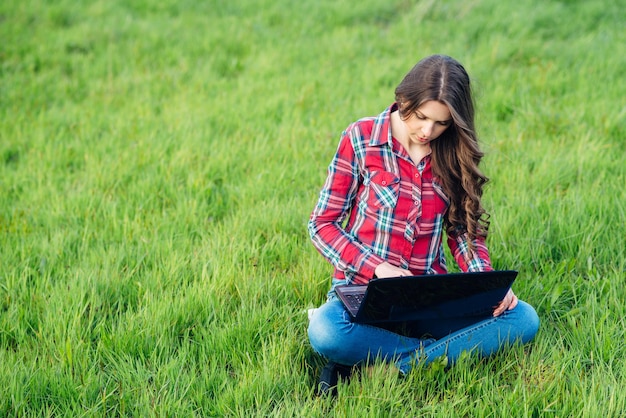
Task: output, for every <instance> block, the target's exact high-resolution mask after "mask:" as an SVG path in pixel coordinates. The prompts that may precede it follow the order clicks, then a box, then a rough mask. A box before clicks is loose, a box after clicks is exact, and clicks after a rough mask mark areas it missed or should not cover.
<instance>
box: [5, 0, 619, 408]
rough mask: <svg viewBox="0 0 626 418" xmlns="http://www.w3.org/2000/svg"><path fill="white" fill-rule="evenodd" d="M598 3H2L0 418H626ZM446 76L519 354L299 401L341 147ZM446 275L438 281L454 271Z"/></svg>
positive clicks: (615, 171) (611, 143)
mask: <svg viewBox="0 0 626 418" xmlns="http://www.w3.org/2000/svg"><path fill="white" fill-rule="evenodd" d="M625 22H626V9H625V8H624V7H623V5H622V4H621V2H620V1H618V0H606V1H583V0H563V1H554V0H546V1H539V0H535V1H531V0H519V1H516V2H503V1H499V0H476V1H462V0H446V1H438V2H437V1H433V0H422V1H408V0H389V1H385V2H383V1H374V0H363V1H359V2H349V1H344V0H336V1H330V0H319V1H303V2H290V1H286V0H274V1H267V0H255V1H253V0H232V1H222V2H217V1H216V0H211V1H207V2H200V1H195V2H194V1H188V0H179V1H173V0H162V1H160V2H157V1H154V0H136V1H119V0H113V1H102V0H94V1H69V0H55V1H43V0H23V1H17V0H7V1H4V2H2V4H0V39H2V42H0V387H3V395H2V396H1V397H0V416H32V417H41V416H50V417H52V416H72V417H74V416H154V417H161V416H199V417H206V416H241V417H249V416H304V417H309V416H311V417H315V416H342V417H362V416H376V417H378V416H384V417H386V416H437V417H439V416H449V417H458V416H467V417H502V416H516V417H517V416H519V417H544V416H548V417H597V416H605V417H615V416H624V415H625V414H626V397H625V396H624V393H623V388H624V386H626V362H624V360H623V359H624V357H626V344H625V343H624V341H626V321H625V319H624V317H625V315H626V308H625V304H624V300H625V299H626V280H624V279H625V278H626V209H625V208H626V192H625V191H624V185H625V184H626V168H625V167H626V164H625V160H626V159H625V157H624V155H625V154H626V129H625V127H626V106H625V101H624V97H626V81H625V80H626V54H624V53H623V48H624V45H626V26H625ZM432 53H444V54H448V55H451V56H453V57H455V58H457V59H458V60H459V61H461V62H462V63H464V64H465V66H466V68H467V70H468V72H469V73H470V75H471V76H472V79H473V82H474V87H475V91H476V104H477V112H478V120H477V125H478V130H479V132H478V133H479V135H480V138H481V141H482V147H483V149H484V150H485V152H486V156H485V158H484V160H483V164H482V168H483V171H484V172H485V173H486V174H487V176H489V177H490V179H491V181H490V183H489V185H488V187H487V188H486V191H485V206H486V207H487V209H488V211H489V212H490V213H491V221H492V223H491V234H490V237H489V239H488V242H487V243H488V246H489V248H490V253H491V257H492V261H493V263H494V266H495V267H496V268H502V269H505V268H506V269H517V270H519V271H520V275H519V279H518V280H517V281H516V284H515V291H516V293H517V294H518V296H519V297H520V298H521V299H523V300H526V301H527V302H529V303H531V304H532V305H533V306H535V308H536V309H537V312H538V314H539V316H540V318H541V321H542V325H541V329H540V331H539V333H538V335H537V337H536V339H535V341H534V342H533V343H531V344H530V345H528V346H525V347H516V348H514V349H512V350H510V351H508V352H506V353H502V354H499V355H497V356H495V357H492V358H489V359H482V360H479V359H476V358H473V357H470V356H468V357H466V358H463V359H462V360H461V361H460V363H459V364H458V365H456V366H455V367H454V368H452V369H450V370H446V369H445V368H444V367H442V366H441V364H434V365H432V366H429V367H421V368H420V367H418V368H417V369H415V370H414V371H413V372H412V373H411V374H409V375H408V376H406V377H405V378H398V375H397V373H395V372H393V371H392V370H391V371H390V370H389V369H387V368H385V367H384V366H382V365H379V366H377V367H375V368H374V369H373V370H372V371H371V372H370V373H369V374H368V375H364V376H361V377H357V378H355V379H353V380H352V381H351V382H350V383H349V384H346V385H341V386H340V387H339V396H338V397H337V398H336V399H323V398H318V397H316V396H315V385H316V383H317V375H318V373H319V370H320V368H321V367H322V366H323V365H324V361H323V359H321V358H320V357H319V356H318V355H317V354H315V353H314V352H313V350H312V349H311V347H310V345H309V343H308V339H307V335H306V326H307V317H306V314H305V313H304V312H305V311H306V309H308V308H311V307H314V306H318V305H320V304H321V303H322V302H323V301H324V299H325V294H326V292H327V290H328V287H329V285H330V275H331V267H330V265H329V264H328V263H327V262H326V261H325V260H324V259H323V258H322V257H321V256H320V255H319V254H318V253H317V252H316V251H315V249H314V248H313V246H312V245H311V243H310V241H309V238H308V234H307V231H306V222H307V220H308V217H309V214H310V212H311V210H312V209H313V206H314V204H315V202H316V200H317V195H318V192H319V190H320V188H321V186H322V184H323V181H324V178H325V174H326V167H327V165H328V163H329V162H330V160H331V158H332V156H333V154H334V152H335V149H336V146H337V141H338V139H339V135H340V133H341V131H342V130H343V129H344V128H345V127H346V126H347V125H348V124H349V123H350V122H352V121H354V120H356V119H358V118H360V117H362V116H370V115H376V114H378V113H379V112H380V111H382V110H383V109H384V108H385V107H386V106H388V105H389V104H390V103H391V102H392V101H393V90H394V88H395V86H396V85H397V83H399V81H400V80H401V78H402V77H403V76H404V74H405V73H406V72H407V71H408V70H409V69H410V68H411V67H412V66H413V64H415V62H417V61H418V60H419V59H421V58H422V57H424V56H426V55H429V54H432ZM449 264H452V260H450V261H449Z"/></svg>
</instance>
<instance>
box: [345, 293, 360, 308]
mask: <svg viewBox="0 0 626 418" xmlns="http://www.w3.org/2000/svg"><path fill="white" fill-rule="evenodd" d="M344 296H345V298H346V300H345V302H346V304H347V305H348V307H349V308H350V309H359V306H361V302H363V297H364V296H365V293H359V294H353V295H344Z"/></svg>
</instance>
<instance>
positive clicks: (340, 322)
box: [308, 301, 351, 359]
mask: <svg viewBox="0 0 626 418" xmlns="http://www.w3.org/2000/svg"><path fill="white" fill-rule="evenodd" d="M337 304H339V305H340V304H341V302H339V301H334V302H327V303H326V304H324V305H322V306H321V307H320V308H319V309H318V310H317V311H316V312H315V314H314V315H313V316H312V317H311V320H310V321H309V328H308V335H309V341H310V343H311V346H312V347H313V349H314V350H315V351H316V352H317V353H319V354H321V355H323V356H324V357H327V358H329V359H336V358H337V357H338V354H339V353H341V352H342V351H344V350H345V349H346V346H345V343H346V342H345V341H344V340H345V339H344V338H342V337H343V335H342V331H341V329H342V328H344V327H345V326H348V327H349V326H350V325H351V324H350V322H349V321H346V320H345V318H344V316H343V307H342V306H335V305H337ZM339 308H341V309H339ZM344 322H347V323H344Z"/></svg>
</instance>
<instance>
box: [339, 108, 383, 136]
mask: <svg viewBox="0 0 626 418" xmlns="http://www.w3.org/2000/svg"><path fill="white" fill-rule="evenodd" d="M389 109H390V108H387V109H385V110H384V111H383V112H382V113H380V114H379V115H376V116H366V117H363V118H360V119H358V120H356V121H354V122H352V123H351V124H350V125H348V127H347V128H346V130H345V132H346V133H347V134H348V135H349V136H350V137H351V138H352V141H353V142H354V141H357V142H362V143H365V142H369V140H370V138H371V137H372V135H374V136H376V137H378V136H380V135H382V133H383V132H382V130H381V128H382V127H383V126H384V125H386V124H388V123H389V115H390V111H389Z"/></svg>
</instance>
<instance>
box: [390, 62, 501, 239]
mask: <svg viewBox="0 0 626 418" xmlns="http://www.w3.org/2000/svg"><path fill="white" fill-rule="evenodd" d="M395 94H396V101H397V102H398V103H399V112H400V117H401V118H403V119H404V120H406V119H408V118H409V117H410V115H411V114H413V113H414V112H415V111H416V110H417V109H418V108H419V107H420V106H421V105H422V104H424V103H425V102H427V101H430V100H435V101H438V102H441V103H443V104H445V105H446V106H448V109H449V110H450V114H451V115H452V120H453V123H452V124H451V125H450V126H449V127H448V129H446V130H445V131H444V132H443V133H442V134H441V136H439V138H437V139H436V140H435V141H432V142H431V149H432V155H431V164H432V169H433V174H434V175H435V176H437V179H438V182H439V183H440V184H441V186H442V187H443V191H444V192H445V194H446V195H447V196H448V198H449V199H450V206H449V208H448V212H447V213H446V215H445V218H444V222H445V228H446V232H448V233H449V234H450V233H451V234H453V235H454V236H457V235H460V234H463V233H465V232H467V233H468V235H469V238H470V239H471V240H474V239H475V238H476V237H479V236H480V237H485V238H486V237H487V230H488V229H489V214H488V213H487V212H486V211H485V209H484V208H483V206H482V204H481V197H482V194H483V186H484V185H485V183H487V181H489V179H488V178H487V177H486V176H485V175H484V174H483V173H482V172H481V171H480V170H479V168H478V165H479V163H480V160H481V159H482V157H483V155H484V154H483V152H482V151H481V150H480V148H479V146H478V137H477V135H476V131H475V129H474V101H473V98H472V91H471V87H470V79H469V76H468V74H467V72H466V71H465V68H463V66H462V65H461V64H460V63H459V62H458V61H456V60H455V59H453V58H451V57H448V56H445V55H432V56H429V57H426V58H424V59H422V60H421V61H420V62H418V63H417V64H416V65H415V66H414V67H413V68H412V69H411V71H409V73H408V74H407V75H406V76H405V77H404V79H403V80H402V82H401V83H400V84H399V85H398V87H396V91H395ZM470 248H472V249H473V246H470Z"/></svg>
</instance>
